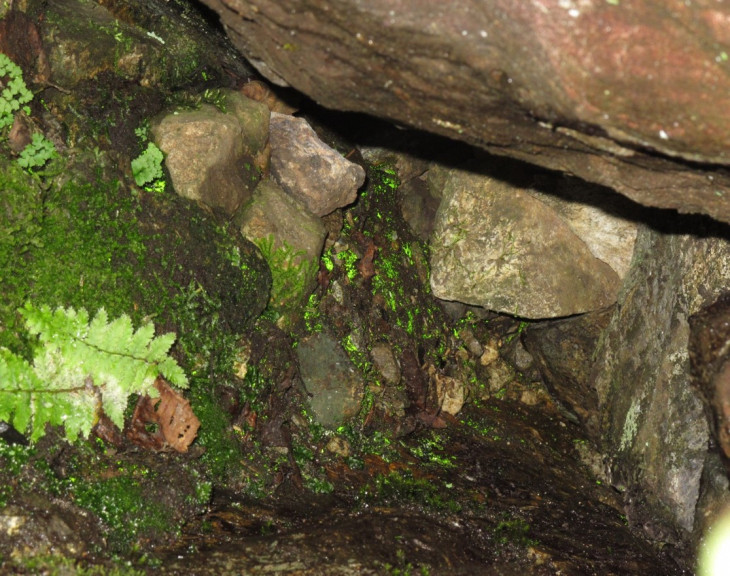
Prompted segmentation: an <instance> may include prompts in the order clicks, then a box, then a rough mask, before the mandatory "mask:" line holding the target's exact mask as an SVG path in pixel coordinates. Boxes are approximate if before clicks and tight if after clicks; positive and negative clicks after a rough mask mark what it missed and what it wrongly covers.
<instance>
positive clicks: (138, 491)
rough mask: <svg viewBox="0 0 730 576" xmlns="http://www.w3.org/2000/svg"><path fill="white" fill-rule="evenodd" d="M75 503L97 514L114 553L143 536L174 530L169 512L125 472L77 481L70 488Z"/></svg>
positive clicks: (135, 544)
mask: <svg viewBox="0 0 730 576" xmlns="http://www.w3.org/2000/svg"><path fill="white" fill-rule="evenodd" d="M73 493H74V500H75V502H76V504H77V505H78V506H81V507H83V508H87V509H89V510H91V511H92V512H94V513H95V514H96V515H97V516H99V517H100V518H101V519H102V520H103V521H104V523H105V524H106V526H107V528H108V532H107V542H108V544H109V546H110V547H111V549H112V550H114V551H116V552H129V551H130V550H134V549H135V548H137V547H138V546H140V545H141V544H142V541H143V540H144V539H145V538H149V537H151V536H153V535H155V536H157V535H159V534H166V533H170V532H173V531H176V530H177V529H178V527H177V526H176V525H175V523H174V522H173V521H171V515H170V511H169V510H168V509H167V508H166V507H165V506H163V505H162V504H160V503H159V502H158V501H157V500H155V499H152V498H150V497H149V495H148V494H147V493H146V492H145V491H144V490H143V488H142V486H141V485H140V481H139V480H138V479H136V478H134V477H131V476H128V475H122V476H116V477H112V478H108V479H105V480H100V481H97V482H79V483H78V484H77V485H76V486H75V488H73Z"/></svg>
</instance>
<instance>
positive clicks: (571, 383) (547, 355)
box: [522, 308, 613, 440]
mask: <svg viewBox="0 0 730 576" xmlns="http://www.w3.org/2000/svg"><path fill="white" fill-rule="evenodd" d="M612 312H613V309H612V308H609V309H607V310H601V311H598V312H593V313H591V314H584V315H581V316H577V317H575V318H568V319H565V320H555V321H551V322H542V323H539V324H532V325H531V326H530V327H529V328H528V329H527V330H526V331H525V332H524V333H523V334H522V342H523V344H524V345H525V348H527V351H528V352H529V353H530V354H531V355H532V357H533V359H534V360H535V362H536V363H537V367H538V370H539V371H540V373H541V374H542V377H543V380H544V382H545V385H546V386H547V388H548V389H549V390H550V392H551V393H552V394H553V395H554V396H555V397H556V398H557V399H558V400H559V401H560V402H561V403H562V404H563V405H565V406H566V407H567V408H568V409H570V410H571V411H572V412H573V413H574V414H575V415H576V416H577V417H578V419H579V420H580V422H581V424H582V425H583V426H584V427H585V429H586V430H587V431H588V433H589V434H590V436H591V437H592V438H593V439H594V440H597V439H598V437H599V427H600V413H599V411H598V396H597V394H596V391H595V390H594V389H593V388H592V387H591V384H590V374H591V369H592V365H593V363H592V357H593V353H594V351H595V348H596V343H597V342H598V338H599V336H600V334H601V332H602V331H603V329H604V328H605V327H606V326H607V325H608V321H609V320H610V318H611V314H612Z"/></svg>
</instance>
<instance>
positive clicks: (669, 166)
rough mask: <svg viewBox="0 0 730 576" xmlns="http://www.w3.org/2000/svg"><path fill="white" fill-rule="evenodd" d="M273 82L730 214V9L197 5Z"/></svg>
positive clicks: (546, 0) (644, 196)
mask: <svg viewBox="0 0 730 576" xmlns="http://www.w3.org/2000/svg"><path fill="white" fill-rule="evenodd" d="M204 1H205V3H206V4H208V5H209V6H211V7H212V8H213V9H215V10H217V11H218V12H219V13H220V14H221V16H222V20H223V22H224V24H225V25H226V28H227V30H228V33H229V36H230V37H231V38H232V40H233V42H234V43H235V44H236V46H237V47H238V48H239V49H240V50H241V51H242V52H243V53H244V54H245V55H246V56H247V58H248V59H249V60H250V61H251V63H252V64H254V65H255V66H256V67H257V68H258V69H259V70H260V71H261V72H262V73H263V74H264V75H265V76H267V77H268V78H269V79H270V80H272V81H274V82H275V83H278V84H281V85H285V84H289V85H291V86H293V87H294V88H296V89H297V90H300V91H302V92H304V93H305V94H307V95H309V96H310V97H312V98H313V99H314V100H316V101H317V102H319V103H320V104H322V105H324V106H327V107H331V108H336V109H340V110H356V111H362V112H367V113H371V114H374V115H377V116H381V117H384V118H388V119H391V120H394V121H396V122H398V123H399V124H404V125H410V126H413V127H416V128H420V129H424V130H428V131H432V132H436V133H440V134H444V135H446V136H449V137H450V138H455V139H460V140H464V141H466V142H470V143H472V144H476V145H478V146H480V147H482V148H484V149H486V150H488V151H490V152H492V153H495V154H499V155H508V156H511V157H514V158H519V159H522V160H527V161H529V162H532V163H535V164H539V165H541V166H545V167H548V168H552V169H558V170H562V171H565V172H569V173H572V174H575V175H577V176H580V177H581V178H584V179H586V180H589V181H593V182H597V183H600V184H604V185H608V186H611V187H613V188H615V189H616V190H618V191H619V192H621V193H623V194H625V195H627V196H629V197H630V198H633V199H634V200H636V201H638V202H640V203H642V204H646V205H651V206H661V207H671V208H677V209H679V210H680V211H683V212H704V213H707V214H710V215H712V216H714V217H716V218H718V219H721V220H725V221H730V200H728V198H730V194H728V192H729V191H730V175H728V174H727V173H726V171H725V170H724V167H725V166H727V165H728V164H730V116H728V115H727V113H726V111H727V109H728V104H730V102H729V100H730V56H729V55H730V7H728V6H725V5H723V4H720V3H712V4H710V3H708V2H692V3H685V2H671V3H667V2H659V1H657V0H634V1H631V2H627V1H620V2H619V1H610V2H608V1H607V2H582V1H578V0H539V1H535V2H513V1H512V0H459V1H454V2H443V0H397V1H391V0H367V1H363V0H342V1H338V2H322V1H320V0H317V1H314V0H281V1H279V2H269V1H267V0H204Z"/></svg>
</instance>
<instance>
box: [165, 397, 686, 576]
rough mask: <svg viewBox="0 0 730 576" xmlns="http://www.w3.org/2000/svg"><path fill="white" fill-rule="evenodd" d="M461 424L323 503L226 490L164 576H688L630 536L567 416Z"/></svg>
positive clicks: (353, 473) (428, 435)
mask: <svg viewBox="0 0 730 576" xmlns="http://www.w3.org/2000/svg"><path fill="white" fill-rule="evenodd" d="M461 420H462V422H461V423H458V424H454V425H453V426H449V427H448V428H446V429H443V430H441V431H438V432H434V431H426V430H422V431H419V432H415V433H413V434H411V435H409V436H408V437H406V438H403V439H402V440H400V441H399V442H398V443H397V449H396V450H395V451H394V452H393V455H392V458H389V459H388V460H385V459H383V458H380V457H377V456H374V455H370V456H369V457H367V458H366V459H365V460H364V462H363V466H362V468H360V469H357V470H353V469H351V468H348V467H345V466H340V467H334V468H332V469H331V470H329V473H330V477H331V479H332V481H333V482H334V483H335V486H336V488H335V491H334V492H333V493H332V494H330V495H327V496H325V497H315V496H313V495H306V494H303V493H301V492H300V491H298V490H296V489H293V488H292V487H291V486H288V487H286V486H282V487H281V489H280V491H279V494H278V495H277V496H276V497H275V498H271V499H268V500H266V501H264V502H252V501H246V500H239V499H237V498H236V497H235V496H234V495H229V494H225V493H223V492H222V493H221V494H219V495H218V497H217V498H216V500H215V501H214V503H213V506H212V509H211V511H210V512H209V513H208V514H206V515H205V516H204V517H202V518H200V519H198V520H197V521H196V522H194V523H193V524H191V525H190V526H188V528H187V529H186V530H185V534H184V535H183V537H182V539H181V540H180V541H179V542H178V543H177V544H176V546H175V547H173V548H172V549H170V550H168V551H167V552H166V553H165V554H163V555H160V556H159V559H160V560H161V561H162V563H161V565H160V571H161V572H162V573H166V574H180V575H182V574H260V573H267V574H271V573H273V574H494V575H512V574H514V575H517V574H536V575H543V574H544V575H548V574H569V575H573V574H574V575H583V574H601V575H606V574H666V575H670V574H682V573H683V571H682V570H681V568H680V567H679V566H678V565H677V564H676V562H675V560H674V559H672V558H671V556H670V554H668V553H667V552H668V551H667V550H663V551H662V550H660V549H659V548H657V547H656V546H655V545H653V544H650V543H649V542H647V541H645V540H644V539H643V538H642V537H641V535H639V534H636V533H635V532H633V531H632V530H631V528H629V526H628V525H627V520H626V518H625V517H624V516H623V514H622V511H621V506H620V499H618V498H617V495H616V494H615V493H614V492H613V491H612V490H611V489H609V488H606V487H604V486H602V485H601V484H600V483H599V482H596V480H595V479H593V478H592V477H591V476H590V474H589V473H588V472H587V470H586V468H585V466H584V465H583V464H582V463H581V462H580V460H579V458H578V453H577V451H576V447H575V438H574V437H573V435H572V434H571V431H570V429H569V428H568V427H567V425H566V424H565V422H564V421H563V420H562V418H561V417H560V416H559V415H558V414H555V413H553V414H550V413H546V412H545V411H544V410H541V409H535V408H530V407H525V406H522V405H518V404H515V403H512V402H508V401H494V402H488V403H485V404H484V405H483V406H482V407H480V408H478V409H475V408H472V409H469V410H467V411H466V413H465V414H464V415H463V416H462V418H461ZM424 443H426V444H428V445H430V446H431V447H432V448H431V451H430V452H429V453H428V454H423V452H422V451H421V447H422V446H423V445H424ZM416 454H418V455H416ZM436 460H438V462H439V463H438V464H434V461H436ZM445 463H446V464H445Z"/></svg>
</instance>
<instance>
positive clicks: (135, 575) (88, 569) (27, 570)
mask: <svg viewBox="0 0 730 576" xmlns="http://www.w3.org/2000/svg"><path fill="white" fill-rule="evenodd" d="M0 567H2V568H3V569H7V570H8V571H9V573H10V574H47V575H49V576H62V575H63V576H143V575H144V574H146V572H144V571H140V570H136V569H134V568H130V567H129V566H121V565H119V566H115V565H93V564H91V565H83V564H81V563H80V562H79V561H78V560H75V559H71V558H64V557H63V556H59V555H58V554H49V555H42V556H25V557H16V558H11V559H9V560H8V562H7V563H4V562H2V558H0Z"/></svg>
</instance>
